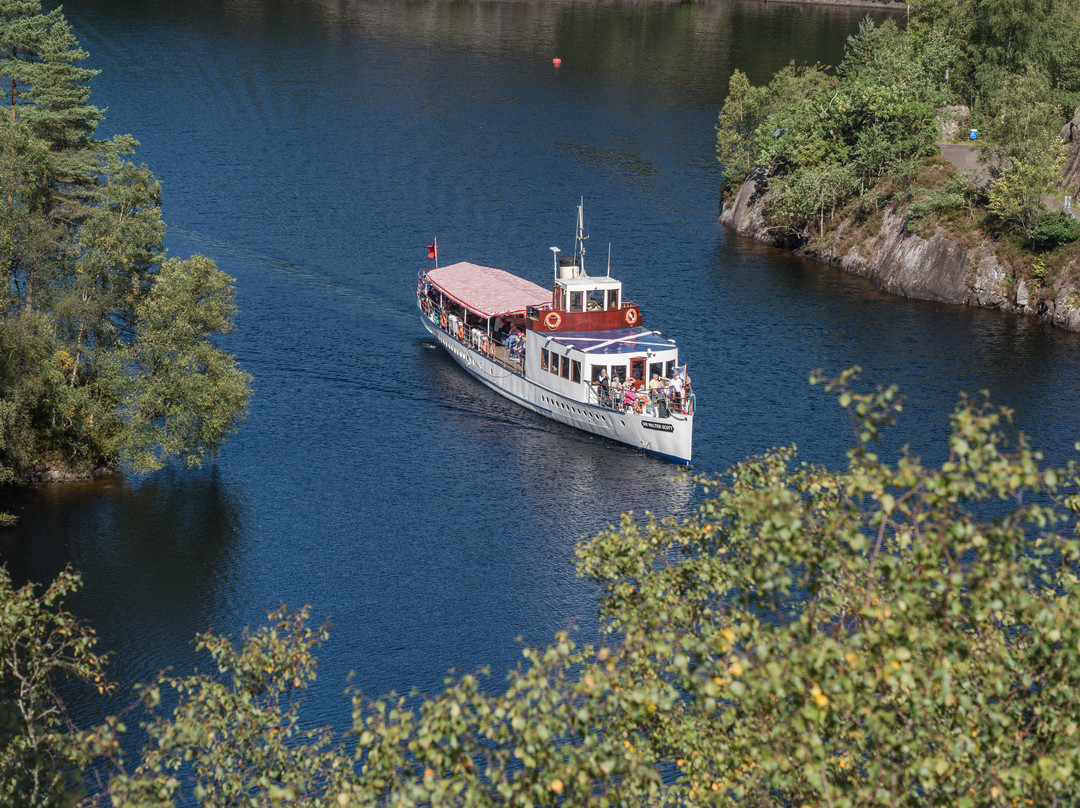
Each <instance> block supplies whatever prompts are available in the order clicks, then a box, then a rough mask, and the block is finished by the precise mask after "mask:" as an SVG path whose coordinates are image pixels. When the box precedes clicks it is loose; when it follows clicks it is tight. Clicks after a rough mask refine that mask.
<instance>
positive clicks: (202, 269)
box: [110, 256, 251, 471]
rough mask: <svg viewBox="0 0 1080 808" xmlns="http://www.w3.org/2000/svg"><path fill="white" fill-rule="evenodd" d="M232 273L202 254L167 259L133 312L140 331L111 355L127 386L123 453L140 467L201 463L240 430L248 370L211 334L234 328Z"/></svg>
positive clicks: (122, 407)
mask: <svg viewBox="0 0 1080 808" xmlns="http://www.w3.org/2000/svg"><path fill="white" fill-rule="evenodd" d="M232 284H233V279H232V278H230V277H229V276H228V275H226V274H225V273H224V272H221V271H220V270H218V269H217V267H216V266H215V265H214V262H213V261H211V260H210V259H209V258H205V257H203V256H195V257H194V258H190V259H188V260H186V261H178V260H176V259H170V260H168V261H166V262H165V263H164V264H163V265H162V267H161V270H160V272H158V273H157V274H156V275H155V277H154V283H153V286H152V287H151V289H150V292H149V294H148V295H147V296H146V299H145V300H144V302H143V303H142V304H141V305H140V306H139V308H138V310H137V312H136V323H135V329H136V332H137V334H138V336H137V338H136V339H135V341H134V342H132V343H131V344H130V345H126V346H125V347H123V348H122V349H120V350H118V351H117V352H116V353H115V354H114V359H115V363H114V364H113V371H114V373H115V377H114V378H116V379H117V380H115V381H113V380H112V379H110V383H111V384H113V385H117V386H120V387H121V389H123V390H124V394H123V397H122V399H121V402H120V417H121V419H122V421H123V423H124V430H125V432H124V437H123V441H122V445H123V452H124V455H125V457H126V459H127V460H128V462H129V463H130V464H131V465H132V466H133V467H134V468H135V469H137V470H142V471H153V470H156V469H159V468H161V467H162V466H163V465H165V464H166V463H167V462H169V460H170V459H172V458H182V459H183V460H184V461H185V462H186V463H187V464H188V465H189V466H198V465H200V464H201V463H202V462H203V460H205V459H206V458H207V457H208V456H211V455H213V454H215V453H216V452H217V451H218V449H219V448H220V446H221V444H222V443H223V442H224V440H225V438H226V437H227V436H228V435H229V434H231V433H232V432H235V431H236V429H237V427H238V425H239V420H240V418H241V416H242V413H243V411H244V407H245V405H246V403H247V399H248V397H249V396H250V395H251V388H250V384H251V376H250V375H249V374H247V373H245V372H244V371H242V370H240V369H239V368H238V367H237V365H236V363H235V361H234V360H233V358H232V357H231V356H229V354H227V353H225V352H224V351H222V350H221V349H220V348H218V347H216V346H215V345H214V344H213V342H212V341H211V338H212V336H213V335H215V334H226V333H229V332H230V331H231V330H232V321H233V317H234V315H235V313H236V304H235V303H234V301H233V286H232Z"/></svg>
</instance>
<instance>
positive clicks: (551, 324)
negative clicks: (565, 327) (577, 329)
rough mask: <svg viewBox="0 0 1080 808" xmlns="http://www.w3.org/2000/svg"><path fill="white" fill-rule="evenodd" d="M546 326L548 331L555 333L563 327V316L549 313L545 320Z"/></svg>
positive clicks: (554, 312) (552, 312) (555, 312)
mask: <svg viewBox="0 0 1080 808" xmlns="http://www.w3.org/2000/svg"><path fill="white" fill-rule="evenodd" d="M544 325H545V326H547V327H548V330H550V331H554V330H555V329H556V328H558V327H559V326H560V325H562V315H560V314H559V312H557V311H549V312H548V313H547V317H545V318H544Z"/></svg>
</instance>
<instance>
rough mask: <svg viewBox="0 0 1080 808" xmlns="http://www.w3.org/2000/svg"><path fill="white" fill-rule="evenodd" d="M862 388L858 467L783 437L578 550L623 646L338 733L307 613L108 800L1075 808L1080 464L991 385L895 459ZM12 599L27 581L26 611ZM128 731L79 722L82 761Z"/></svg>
mask: <svg viewBox="0 0 1080 808" xmlns="http://www.w3.org/2000/svg"><path fill="white" fill-rule="evenodd" d="M855 379H856V370H855V369H853V370H850V371H846V372H844V373H843V374H841V375H840V376H839V377H838V378H836V379H833V380H831V381H828V382H824V380H823V379H822V378H821V376H820V375H818V374H815V376H814V378H813V381H814V382H815V383H821V382H824V383H825V384H826V387H827V389H829V390H830V391H832V392H833V393H834V394H836V395H837V397H838V400H839V403H840V406H841V407H842V408H843V410H845V411H846V412H847V414H848V417H849V420H850V424H851V427H852V435H853V443H852V448H851V450H850V451H849V453H848V458H847V464H846V466H845V467H844V468H842V469H837V470H829V469H826V468H823V467H820V466H817V465H813V464H808V463H800V462H798V461H797V459H796V453H795V449H794V448H793V447H791V448H782V449H775V450H772V451H770V452H766V453H765V454H763V455H761V456H758V457H752V458H748V459H747V460H745V461H743V462H741V463H739V464H737V465H736V466H734V467H733V468H732V469H731V470H729V472H728V473H727V474H725V475H724V477H723V478H722V479H712V478H703V479H702V480H701V484H702V485H703V486H704V490H705V494H706V496H705V498H704V499H703V501H702V502H701V504H700V505H699V507H698V509H697V512H696V513H695V514H694V515H692V516H690V517H688V518H686V519H682V520H675V519H672V518H667V519H663V520H659V519H656V518H655V517H653V516H651V515H647V517H646V518H645V519H635V518H634V517H633V516H632V515H630V514H624V515H623V517H622V519H621V520H620V522H619V524H618V525H617V526H612V527H610V528H609V529H608V530H606V531H604V532H603V533H601V534H600V535H598V536H596V537H595V538H593V539H592V540H590V541H587V542H585V543H583V544H582V545H581V546H580V547H579V550H578V554H579V559H580V571H581V573H582V574H584V575H586V576H588V577H589V578H591V579H592V580H594V581H595V582H597V583H598V584H599V586H600V608H601V617H602V631H603V633H604V637H603V640H604V644H603V645H600V646H598V647H597V646H584V647H578V646H576V645H575V643H574V642H573V641H572V640H571V639H570V638H569V637H568V636H567V635H566V634H560V635H558V636H556V638H555V639H554V641H553V642H552V643H551V644H550V645H549V646H547V647H546V648H538V649H531V648H527V649H525V651H524V657H525V660H524V664H523V666H522V667H521V668H519V669H518V670H516V671H514V672H512V673H511V674H510V676H509V677H508V683H507V685H506V687H505V688H504V689H501V690H499V691H498V692H485V689H482V688H481V687H480V681H479V680H478V678H477V677H475V676H471V675H466V676H462V677H460V678H455V679H449V680H448V681H447V687H446V689H445V690H444V691H443V692H442V693H441V694H438V695H436V696H432V697H423V696H420V695H419V694H414V695H413V697H412V698H411V699H405V698H399V697H397V696H393V695H391V696H389V697H387V698H385V699H379V700H376V701H370V700H368V699H366V698H364V697H363V696H362V695H360V694H356V695H355V696H354V698H353V727H352V730H351V732H350V733H349V734H348V736H347V737H335V736H334V735H333V734H332V733H331V732H330V731H329V730H325V729H314V730H305V729H303V721H302V719H301V717H300V715H299V709H300V705H301V702H300V701H299V699H300V697H301V696H302V693H303V690H304V688H305V687H306V685H307V683H308V682H310V681H311V679H312V678H313V676H314V670H315V658H314V651H315V649H316V648H317V646H318V644H319V643H320V642H322V641H323V640H324V639H325V637H326V634H325V627H324V628H323V629H312V628H309V627H308V626H307V610H306V609H302V610H300V612H298V613H296V614H292V615H290V614H289V613H288V612H286V611H284V609H282V610H280V611H277V612H274V613H272V614H271V615H270V620H269V625H268V626H266V627H264V628H260V629H256V630H255V631H251V632H245V635H244V637H243V638H242V640H241V642H240V643H239V645H237V646H234V644H233V643H232V642H231V641H230V640H228V639H226V638H222V637H216V636H212V635H205V636H202V637H200V638H199V647H200V648H202V649H203V650H206V651H208V652H209V653H210V655H211V657H212V659H213V660H214V662H215V663H216V668H217V672H216V673H215V672H211V673H209V674H199V673H197V674H194V675H192V676H190V677H185V678H166V679H164V680H162V681H161V682H159V683H158V684H157V685H155V686H152V687H150V688H148V689H147V691H146V694H145V696H146V702H147V704H148V705H149V706H150V707H151V708H152V709H154V710H155V712H156V709H157V708H158V705H159V703H160V700H161V699H162V693H163V692H164V691H165V690H166V689H167V690H168V692H169V693H171V694H172V699H171V700H174V701H175V706H174V707H173V709H172V711H171V714H170V715H168V716H157V715H156V714H155V715H154V717H153V719H152V721H151V724H150V727H149V737H150V743H149V745H148V746H147V747H146V748H145V749H144V750H143V753H142V758H141V761H140V763H139V764H138V765H137V766H136V767H135V769H134V770H132V771H131V772H129V773H128V772H125V771H124V770H122V769H121V770H118V771H117V774H116V775H115V776H114V778H113V780H112V781H111V784H110V786H109V788H108V789H107V790H106V791H103V792H102V793H100V794H99V795H98V799H97V801H98V802H103V803H107V804H111V805H114V806H135V805H139V806H144V805H147V806H149V805H155V806H173V805H178V804H188V803H189V802H190V801H191V800H196V801H204V802H205V803H206V804H215V805H226V804H251V805H326V804H331V805H333V804H335V803H336V804H337V805H339V806H349V805H436V804H438V805H460V806H502V805H533V806H556V805H579V804H591V803H594V802H595V803H596V804H598V805H627V804H634V805H695V806H709V805H717V806H720V805H803V804H812V805H819V804H829V805H834V806H876V805H882V806H898V805H926V804H949V805H957V806H965V805H971V806H974V805H1001V806H1012V805H1016V804H1028V801H1030V803H1031V804H1035V805H1050V804H1061V803H1069V804H1071V803H1074V802H1076V793H1075V772H1076V771H1077V767H1078V766H1080V745H1078V744H1077V743H1076V737H1075V736H1076V734H1077V732H1078V731H1080V705H1078V704H1077V701H1076V698H1075V693H1076V690H1077V687H1078V686H1080V661H1078V659H1077V655H1076V648H1077V647H1078V644H1080V578H1078V576H1077V569H1078V564H1080V538H1078V527H1077V517H1078V515H1080V466H1078V465H1077V463H1076V462H1075V461H1073V462H1070V463H1069V464H1067V465H1065V466H1047V465H1044V464H1043V461H1042V458H1041V456H1040V455H1039V454H1038V453H1037V452H1036V451H1034V450H1033V449H1032V448H1031V447H1030V446H1029V445H1028V444H1027V442H1026V440H1025V439H1024V438H1023V436H1022V435H1017V434H1015V433H1014V431H1013V430H1012V429H1011V427H1010V425H1009V422H1010V417H1011V414H1010V412H1009V411H1008V410H1004V409H996V408H994V407H992V406H991V404H990V402H989V401H988V399H987V398H986V396H985V395H981V396H979V397H976V398H974V399H968V398H962V399H961V402H960V404H959V406H958V407H957V409H956V410H955V412H954V413H953V415H952V418H951V420H950V424H951V433H950V436H949V438H948V442H947V446H946V447H944V452H943V453H942V454H943V460H942V461H941V462H940V463H937V464H934V465H927V464H924V463H923V462H922V461H921V460H920V459H919V458H918V457H917V456H916V455H914V454H913V453H912V452H910V451H909V450H907V449H904V450H902V451H901V452H900V453H899V456H898V457H897V458H896V460H895V462H894V463H887V462H885V461H883V460H882V459H881V458H880V457H879V456H878V455H877V454H876V452H875V448H876V447H875V441H876V440H877V438H878V436H879V435H880V433H881V431H882V430H883V429H885V428H887V427H888V426H889V425H890V424H891V423H892V421H893V419H894V418H895V417H896V416H897V415H898V414H899V413H901V412H902V409H903V402H902V400H901V399H900V397H899V396H898V394H897V391H896V389H895V388H893V387H889V388H878V389H877V390H876V391H872V392H859V391H858V390H856V389H855ZM1078 449H1080V446H1078ZM12 598H13V592H12V590H11V589H10V587H9V588H8V589H4V588H3V587H0V603H2V604H3V606H4V608H3V609H0V613H2V614H8V613H9V611H10V607H9V606H8V604H9V603H10V602H11V601H12ZM24 611H26V609H25V608H24ZM48 619H49V618H47V617H45V618H43V619H41V620H37V621H28V622H26V626H27V630H30V631H34V630H38V631H41V630H42V629H41V626H47V625H49V623H48ZM45 656H46V657H47V656H48V653H46V654H45ZM490 689H491V690H492V691H495V690H496V689H495V688H490ZM7 692H10V691H7ZM7 692H5V697H6V696H7ZM3 704H4V705H5V706H6V705H7V704H8V701H7V700H5V701H4V702H3ZM8 714H10V712H9V713H8ZM114 730H117V731H118V724H117V722H116V720H115V719H114V720H113V721H112V722H111V723H110V724H108V725H107V730H105V731H101V732H99V733H98V734H96V735H94V734H91V735H88V736H81V737H80V738H77V739H76V740H77V741H79V743H80V744H81V746H80V745H78V744H76V745H75V746H74V747H73V748H74V750H75V751H76V752H77V756H76V759H77V760H80V761H85V760H86V759H87V756H88V755H90V754H93V753H95V752H97V753H100V752H101V751H102V750H107V749H108V748H110V747H109V745H108V742H110V741H111V740H112V736H111V735H110V734H109V733H110V732H112V731H114ZM5 740H6V741H7V742H8V743H11V741H10V740H8V739H6V738H5ZM19 742H21V741H19ZM14 771H15V772H16V779H15V780H13V781H12V782H23V781H20V780H18V777H19V776H20V772H23V771H24V769H20V768H18V767H15V769H14ZM49 782H59V781H52V780H50V781H49ZM7 783H8V781H6V780H4V781H2V782H0V788H3V787H6V786H7ZM9 793H14V792H9Z"/></svg>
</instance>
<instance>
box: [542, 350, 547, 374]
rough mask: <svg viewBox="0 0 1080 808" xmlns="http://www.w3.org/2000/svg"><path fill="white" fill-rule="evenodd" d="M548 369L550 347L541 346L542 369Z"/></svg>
mask: <svg viewBox="0 0 1080 808" xmlns="http://www.w3.org/2000/svg"><path fill="white" fill-rule="evenodd" d="M547 369H548V349H547V348H541V349H540V370H547Z"/></svg>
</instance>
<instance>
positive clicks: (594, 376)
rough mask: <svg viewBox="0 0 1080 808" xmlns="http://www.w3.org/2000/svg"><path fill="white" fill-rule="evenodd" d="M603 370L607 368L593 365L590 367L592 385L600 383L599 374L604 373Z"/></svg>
mask: <svg viewBox="0 0 1080 808" xmlns="http://www.w3.org/2000/svg"><path fill="white" fill-rule="evenodd" d="M605 370H607V367H606V366H604V365H593V366H592V380H593V384H597V383H598V382H599V381H600V374H601V373H602V372H604V371H605Z"/></svg>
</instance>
